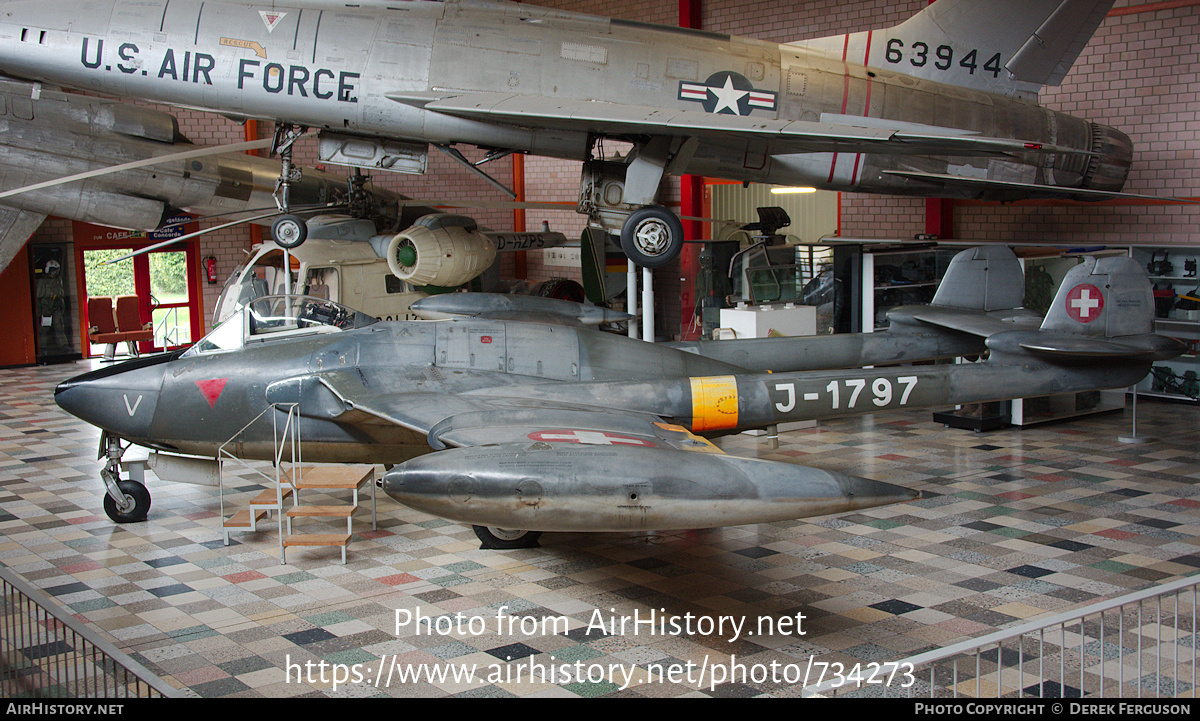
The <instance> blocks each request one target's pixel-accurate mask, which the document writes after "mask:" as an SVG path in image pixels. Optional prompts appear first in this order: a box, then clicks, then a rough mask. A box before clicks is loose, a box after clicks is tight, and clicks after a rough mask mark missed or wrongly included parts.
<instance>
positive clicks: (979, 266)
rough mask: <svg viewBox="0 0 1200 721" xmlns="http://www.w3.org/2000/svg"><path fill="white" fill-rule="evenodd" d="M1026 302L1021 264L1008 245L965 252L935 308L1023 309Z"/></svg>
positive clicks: (947, 276) (946, 279)
mask: <svg viewBox="0 0 1200 721" xmlns="http://www.w3.org/2000/svg"><path fill="white" fill-rule="evenodd" d="M1024 299H1025V275H1024V273H1023V272H1022V270H1021V261H1020V260H1018V259H1017V255H1016V253H1013V251H1012V249H1011V248H1009V247H1008V246H1007V245H984V246H980V247H978V248H969V249H967V250H964V251H962V252H960V253H958V254H957V255H955V256H954V258H953V259H952V260H951V261H950V265H949V266H947V267H946V273H945V275H943V276H942V282H941V283H939V284H938V289H937V293H936V294H935V295H934V296H933V303H932V305H935V306H940V307H943V308H962V309H964V310H983V311H989V310H1005V309H1008V308H1019V307H1021V303H1022V302H1023V301H1024Z"/></svg>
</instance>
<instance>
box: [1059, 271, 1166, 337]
mask: <svg viewBox="0 0 1200 721" xmlns="http://www.w3.org/2000/svg"><path fill="white" fill-rule="evenodd" d="M1041 329H1042V330H1044V331H1057V332H1062V333H1071V334H1074V335H1082V336H1086V337H1089V338H1096V339H1101V338H1122V337H1125V336H1135V335H1147V334H1149V333H1153V332H1154V292H1153V290H1152V289H1151V286H1150V278H1149V276H1147V275H1146V271H1145V269H1143V268H1142V266H1141V265H1139V264H1138V263H1137V262H1135V261H1134V260H1133V258H1129V257H1126V256H1121V257H1114V258H1099V259H1097V258H1092V257H1088V258H1087V259H1085V260H1084V262H1083V263H1080V264H1079V265H1077V266H1075V267H1074V268H1072V269H1071V270H1070V271H1068V272H1067V274H1066V276H1065V277H1064V278H1063V281H1062V285H1060V286H1059V288H1058V294H1057V295H1055V296H1054V303H1053V304H1052V305H1051V306H1050V310H1048V311H1047V312H1046V319H1045V320H1044V321H1042V328H1041Z"/></svg>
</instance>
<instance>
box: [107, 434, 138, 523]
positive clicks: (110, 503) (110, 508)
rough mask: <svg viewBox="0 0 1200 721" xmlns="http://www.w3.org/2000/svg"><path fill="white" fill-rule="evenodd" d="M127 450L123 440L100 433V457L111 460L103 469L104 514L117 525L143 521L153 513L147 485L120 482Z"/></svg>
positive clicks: (128, 481)
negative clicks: (122, 461)
mask: <svg viewBox="0 0 1200 721" xmlns="http://www.w3.org/2000/svg"><path fill="white" fill-rule="evenodd" d="M127 448H128V446H122V445H121V439H120V438H117V437H115V436H110V435H109V434H108V433H103V434H101V437H100V456H101V458H104V457H106V456H107V459H108V461H107V462H106V463H105V464H104V468H102V469H101V470H100V480H102V481H104V490H105V493H104V512H105V513H106V514H107V515H108V517H109V518H111V519H112V520H113V522H115V523H137V522H138V521H144V520H146V514H147V513H149V512H150V491H148V490H146V486H145V484H143V483H142V482H140V481H135V480H133V479H132V478H131V479H128V480H124V481H122V480H121V456H123V455H125V450H126V449H127Z"/></svg>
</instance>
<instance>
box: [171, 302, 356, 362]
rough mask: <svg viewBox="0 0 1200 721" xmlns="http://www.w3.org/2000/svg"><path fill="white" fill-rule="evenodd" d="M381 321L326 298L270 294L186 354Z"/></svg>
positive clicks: (245, 309)
mask: <svg viewBox="0 0 1200 721" xmlns="http://www.w3.org/2000/svg"><path fill="white" fill-rule="evenodd" d="M378 322H379V319H378V318H373V317H371V316H369V315H366V314H365V313H360V312H358V311H356V310H354V309H353V308H347V307H346V306H344V305H341V304H340V303H334V302H333V301H331V300H325V299H324V298H314V297H312V296H307V295H267V296H262V297H260V298H255V299H254V300H251V301H250V302H249V303H247V304H246V305H244V306H242V307H241V308H239V309H238V310H237V311H236V312H235V313H234V314H233V315H231V316H229V317H228V318H226V319H225V321H224V322H223V323H221V324H220V325H218V326H217V327H216V328H214V329H213V330H212V332H210V333H209V334H208V335H206V336H204V338H202V339H201V340H200V342H198V343H196V344H195V345H194V346H192V348H191V349H190V350H188V351H187V352H186V353H184V355H185V356H191V355H198V354H201V353H213V352H217V351H230V350H237V349H239V348H243V347H245V346H246V345H247V344H249V343H257V342H264V341H273V340H282V339H285V338H295V337H297V336H306V335H312V334H316V333H337V332H339V331H344V330H351V329H354V328H363V327H365V326H368V325H371V324H372V323H378Z"/></svg>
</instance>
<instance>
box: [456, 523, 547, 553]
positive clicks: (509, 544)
mask: <svg viewBox="0 0 1200 721" xmlns="http://www.w3.org/2000/svg"><path fill="white" fill-rule="evenodd" d="M471 529H472V530H473V531H475V536H476V537H477V538H478V539H479V541H480V546H479V547H480V548H491V549H496V550H511V549H514V548H537V547H538V537H540V536H541V535H542V532H541V531H521V530H513V529H508V528H497V527H495V526H471Z"/></svg>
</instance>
